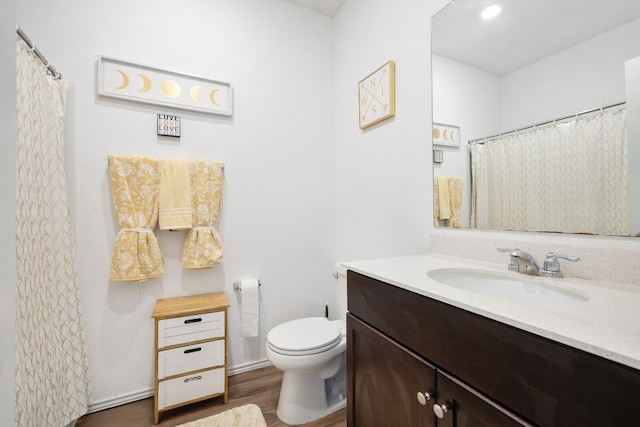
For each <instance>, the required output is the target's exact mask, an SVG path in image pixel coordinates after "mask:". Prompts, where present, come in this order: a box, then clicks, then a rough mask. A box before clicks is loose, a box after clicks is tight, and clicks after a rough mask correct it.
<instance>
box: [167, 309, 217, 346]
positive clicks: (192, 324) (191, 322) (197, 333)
mask: <svg viewBox="0 0 640 427" xmlns="http://www.w3.org/2000/svg"><path fill="white" fill-rule="evenodd" d="M223 336H224V312H223V311H217V312H215V313H203V314H196V315H193V316H184V317H176V318H173V319H163V320H160V321H158V348H164V347H168V346H170V345H177V344H183V343H188V342H192V341H200V340H206V339H210V338H220V337H223Z"/></svg>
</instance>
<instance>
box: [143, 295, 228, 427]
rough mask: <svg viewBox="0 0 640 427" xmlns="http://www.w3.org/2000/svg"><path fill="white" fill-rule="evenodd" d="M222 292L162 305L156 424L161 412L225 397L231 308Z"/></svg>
mask: <svg viewBox="0 0 640 427" xmlns="http://www.w3.org/2000/svg"><path fill="white" fill-rule="evenodd" d="M228 307H229V300H228V299H227V296H226V295H225V294H224V293H223V292H219V293H214V294H205V295H194V296H188V297H180V298H167V299H161V300H158V301H157V303H156V305H155V307H154V310H153V313H152V315H151V316H152V317H153V319H154V323H155V328H154V329H155V369H154V372H155V396H154V424H158V422H159V415H160V412H162V411H166V410H169V409H173V408H177V407H180V406H183V405H187V404H190V403H194V402H198V401H201V400H205V399H210V398H212V397H216V396H223V401H224V403H227V400H228V389H227V308H228Z"/></svg>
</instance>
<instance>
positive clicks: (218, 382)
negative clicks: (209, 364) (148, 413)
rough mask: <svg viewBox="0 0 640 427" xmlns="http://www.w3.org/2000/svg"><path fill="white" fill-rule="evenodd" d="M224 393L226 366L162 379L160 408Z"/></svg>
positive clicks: (159, 399) (159, 398)
mask: <svg viewBox="0 0 640 427" xmlns="http://www.w3.org/2000/svg"><path fill="white" fill-rule="evenodd" d="M222 393H224V368H218V369H212V370H210V371H204V372H198V373H197V374H192V375H185V376H182V377H178V378H174V379H171V380H166V381H160V382H159V383H158V410H162V409H164V408H168V407H171V406H173V405H177V404H180V403H184V402H189V401H195V400H198V399H200V398H203V397H207V396H211V395H214V394H222Z"/></svg>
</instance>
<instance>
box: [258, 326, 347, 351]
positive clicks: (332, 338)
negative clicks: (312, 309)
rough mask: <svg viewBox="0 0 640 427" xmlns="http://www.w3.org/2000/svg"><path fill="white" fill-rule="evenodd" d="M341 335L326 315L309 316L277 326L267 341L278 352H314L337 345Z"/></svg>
mask: <svg viewBox="0 0 640 427" xmlns="http://www.w3.org/2000/svg"><path fill="white" fill-rule="evenodd" d="M341 335H342V334H341V331H340V327H339V326H338V325H337V324H336V323H335V322H330V321H329V320H327V319H326V318H324V317H308V318H305V319H296V320H291V321H289V322H286V323H283V324H281V325H278V326H276V327H275V328H273V329H271V330H270V331H269V333H268V334H267V341H268V343H269V346H270V347H271V349H272V350H273V351H275V352H278V353H283V354H314V353H319V352H322V351H326V350H329V349H331V348H333V347H335V346H337V345H338V344H339V343H340V341H341V339H342V336H341Z"/></svg>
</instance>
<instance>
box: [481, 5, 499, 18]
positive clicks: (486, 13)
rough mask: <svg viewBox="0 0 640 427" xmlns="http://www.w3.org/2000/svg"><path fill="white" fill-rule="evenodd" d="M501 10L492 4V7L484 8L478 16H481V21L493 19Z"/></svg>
mask: <svg viewBox="0 0 640 427" xmlns="http://www.w3.org/2000/svg"><path fill="white" fill-rule="evenodd" d="M501 10H502V8H501V7H500V6H498V5H497V4H494V5H493V6H489V7H487V8H485V9H484V10H483V11H482V13H481V14H480V16H482V19H493V18H495V17H496V16H498V15H499V14H500V11H501Z"/></svg>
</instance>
